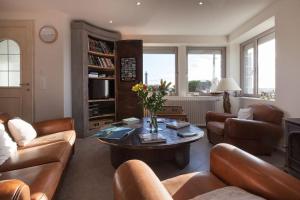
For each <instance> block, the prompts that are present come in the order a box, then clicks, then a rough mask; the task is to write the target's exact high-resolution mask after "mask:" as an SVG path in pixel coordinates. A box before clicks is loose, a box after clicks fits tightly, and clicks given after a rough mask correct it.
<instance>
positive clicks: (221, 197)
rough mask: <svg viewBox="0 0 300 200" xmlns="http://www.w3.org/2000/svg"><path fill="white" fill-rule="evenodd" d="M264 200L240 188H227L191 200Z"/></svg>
mask: <svg viewBox="0 0 300 200" xmlns="http://www.w3.org/2000/svg"><path fill="white" fill-rule="evenodd" d="M228 199H230V200H264V199H265V198H262V197H259V196H257V195H254V194H251V193H249V192H247V191H245V190H243V189H241V188H238V187H235V186H228V187H224V188H219V189H216V190H213V191H210V192H207V193H205V194H202V195H199V196H197V197H195V198H193V199H191V200H228Z"/></svg>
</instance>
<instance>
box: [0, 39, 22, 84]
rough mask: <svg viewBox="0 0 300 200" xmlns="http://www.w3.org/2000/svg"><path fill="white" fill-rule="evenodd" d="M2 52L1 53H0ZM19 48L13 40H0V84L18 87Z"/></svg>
mask: <svg viewBox="0 0 300 200" xmlns="http://www.w3.org/2000/svg"><path fill="white" fill-rule="evenodd" d="M1 53H2V55H1ZM20 69H21V63H20V48H19V45H18V44H17V43H16V42H15V41H13V40H3V41H1V42H0V73H1V74H0V86H2V87H20V76H21V74H20V71H21V70H20Z"/></svg>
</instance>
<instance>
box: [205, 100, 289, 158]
mask: <svg viewBox="0 0 300 200" xmlns="http://www.w3.org/2000/svg"><path fill="white" fill-rule="evenodd" d="M249 107H251V108H252V110H253V120H241V119H237V118H236V116H235V115H232V114H228V113H216V112H208V113H207V114H206V128H207V137H208V140H209V141H210V142H211V143H212V144H218V143H221V142H225V143H229V144H232V145H234V146H237V147H239V148H241V149H243V150H245V151H247V152H250V153H252V154H256V155H268V154H271V153H272V151H273V149H274V148H275V147H276V146H277V145H278V142H279V141H280V139H281V137H282V135H283V128H282V126H281V123H282V118H283V112H282V111H281V110H279V109H278V108H276V107H275V106H272V105H268V104H253V105H251V106H249Z"/></svg>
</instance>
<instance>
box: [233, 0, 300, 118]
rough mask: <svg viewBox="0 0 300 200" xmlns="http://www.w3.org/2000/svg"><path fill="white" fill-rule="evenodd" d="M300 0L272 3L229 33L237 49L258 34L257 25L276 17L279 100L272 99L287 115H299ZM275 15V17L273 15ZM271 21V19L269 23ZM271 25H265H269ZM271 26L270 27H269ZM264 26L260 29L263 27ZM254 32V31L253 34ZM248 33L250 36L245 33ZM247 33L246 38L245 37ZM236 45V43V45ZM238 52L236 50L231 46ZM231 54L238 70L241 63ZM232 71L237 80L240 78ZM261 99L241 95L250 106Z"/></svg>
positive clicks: (234, 68)
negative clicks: (256, 31) (241, 43)
mask: <svg viewBox="0 0 300 200" xmlns="http://www.w3.org/2000/svg"><path fill="white" fill-rule="evenodd" d="M299 11H300V1H299V0H285V1H277V2H275V3H274V4H272V5H271V6H270V7H268V8H266V9H265V10H264V11H262V12H261V13H260V14H258V15H257V16H255V17H254V18H252V19H251V20H249V21H248V22H246V23H245V24H243V25H242V26H241V27H239V28H238V29H236V30H235V31H233V32H232V33H231V34H230V35H229V36H228V40H229V45H230V49H235V48H236V46H235V45H239V43H240V42H243V41H245V40H246V39H249V37H250V36H251V35H252V36H254V34H255V31H254V32H253V29H254V28H255V27H257V26H259V25H261V24H264V25H266V24H265V23H264V22H265V21H266V20H268V19H270V18H271V17H272V16H274V17H275V34H276V100H275V102H268V103H271V104H274V105H276V106H278V107H279V108H281V109H282V110H283V111H285V113H286V117H299V116H300V107H299V106H298V103H299V102H300V91H299V86H300V78H299V75H300V62H299V58H300V51H299V44H300V37H299V36H300V12H299ZM271 19H272V18H271ZM269 24H270V23H269ZM266 28H268V25H266V26H265V29H266ZM269 28H270V27H269ZM263 30H264V29H261V30H260V31H263ZM249 32H252V34H249ZM245 35H247V37H248V38H247V37H245ZM243 37H244V40H241V38H243ZM232 46H233V47H232ZM229 51H231V52H234V51H235V50H229ZM234 54H236V56H230V60H229V63H230V64H229V65H228V67H229V72H230V73H232V72H237V71H238V70H239V64H237V57H239V54H237V53H234ZM235 74H236V73H234V74H232V75H233V77H235V78H236V80H239V78H238V77H237V76H236V75H235ZM256 102H260V101H259V100H255V99H249V98H248V99H247V98H241V100H240V105H241V106H242V107H243V106H246V105H249V104H251V103H256Z"/></svg>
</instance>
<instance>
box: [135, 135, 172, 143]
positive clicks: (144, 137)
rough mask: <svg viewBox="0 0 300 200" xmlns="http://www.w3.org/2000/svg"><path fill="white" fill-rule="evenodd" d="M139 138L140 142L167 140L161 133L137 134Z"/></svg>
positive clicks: (161, 141) (162, 141) (163, 141)
mask: <svg viewBox="0 0 300 200" xmlns="http://www.w3.org/2000/svg"><path fill="white" fill-rule="evenodd" d="M139 138H140V141H141V143H142V144H152V143H165V142H166V141H167V140H166V138H165V137H164V136H163V135H161V134H151V133H146V134H139Z"/></svg>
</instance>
